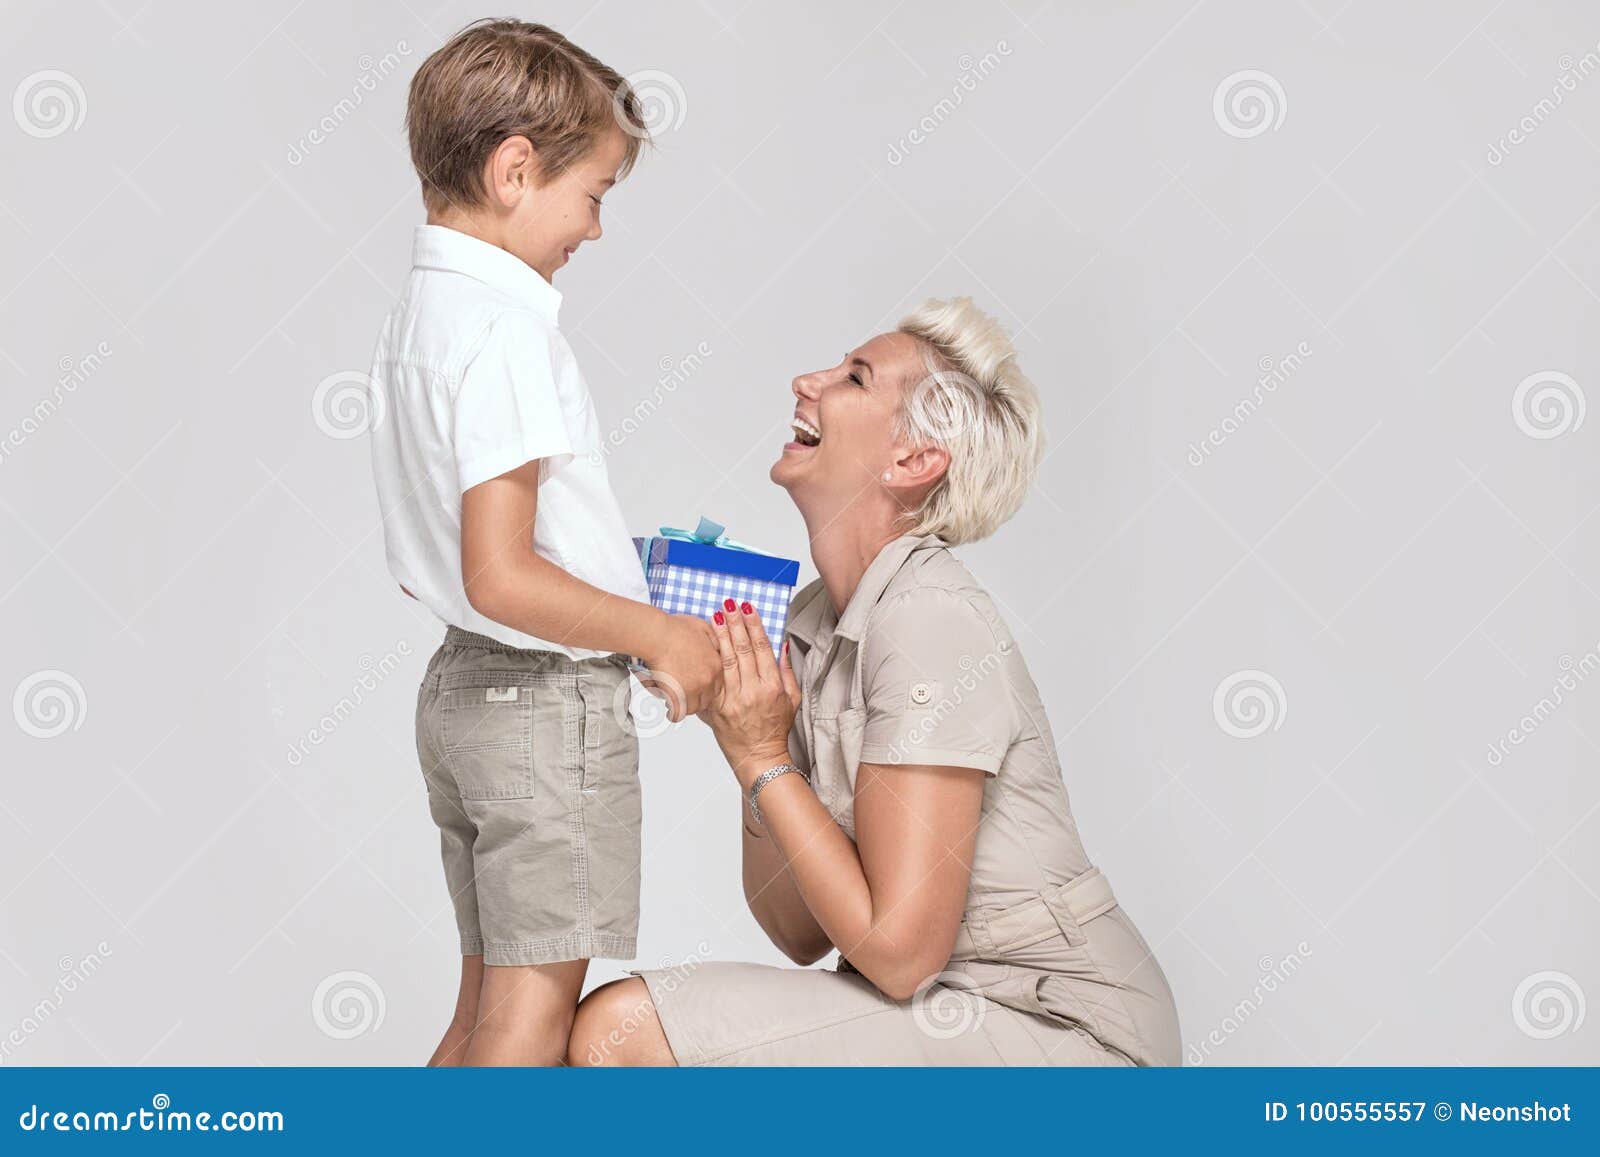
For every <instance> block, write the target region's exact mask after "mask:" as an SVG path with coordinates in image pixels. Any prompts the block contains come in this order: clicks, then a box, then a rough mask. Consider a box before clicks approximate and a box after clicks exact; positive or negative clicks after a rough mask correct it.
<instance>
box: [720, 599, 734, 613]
mask: <svg viewBox="0 0 1600 1157" xmlns="http://www.w3.org/2000/svg"><path fill="white" fill-rule="evenodd" d="M733 608H734V601H733V600H732V599H723V600H722V609H723V610H725V611H731V610H733Z"/></svg>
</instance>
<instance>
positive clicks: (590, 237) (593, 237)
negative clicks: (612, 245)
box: [583, 221, 604, 241]
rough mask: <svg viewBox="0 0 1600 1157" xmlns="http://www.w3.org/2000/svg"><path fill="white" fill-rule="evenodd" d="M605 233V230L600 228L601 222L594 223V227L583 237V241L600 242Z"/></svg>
mask: <svg viewBox="0 0 1600 1157" xmlns="http://www.w3.org/2000/svg"><path fill="white" fill-rule="evenodd" d="M603 232H604V230H602V229H601V228H600V222H599V221H596V222H595V223H594V227H593V228H592V229H590V230H589V231H588V232H587V233H585V234H584V235H583V239H584V240H585V241H598V240H600V235H601V233H603Z"/></svg>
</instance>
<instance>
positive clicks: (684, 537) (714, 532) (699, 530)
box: [661, 516, 767, 554]
mask: <svg viewBox="0 0 1600 1157" xmlns="http://www.w3.org/2000/svg"><path fill="white" fill-rule="evenodd" d="M661 537H662V538H675V539H678V540H679V541H680V542H698V543H701V544H702V545H705V546H720V547H722V548H724V549H726V550H747V551H749V552H750V553H751V554H766V553H767V552H766V551H764V550H758V549H756V548H755V547H753V546H746V545H745V544H744V543H742V542H735V541H734V540H733V539H731V538H729V537H728V528H727V527H725V526H723V525H722V523H720V522H712V521H711V520H710V519H709V518H705V517H703V516H702V517H701V519H700V524H699V525H698V526H696V527H695V528H694V530H692V531H689V530H679V529H678V528H677V527H675V526H663V527H662V528H661Z"/></svg>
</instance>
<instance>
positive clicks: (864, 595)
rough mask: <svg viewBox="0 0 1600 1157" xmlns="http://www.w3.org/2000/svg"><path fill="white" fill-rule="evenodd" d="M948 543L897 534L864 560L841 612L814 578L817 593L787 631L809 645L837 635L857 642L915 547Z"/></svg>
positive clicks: (826, 642)
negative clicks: (872, 555) (862, 570)
mask: <svg viewBox="0 0 1600 1157" xmlns="http://www.w3.org/2000/svg"><path fill="white" fill-rule="evenodd" d="M947 545H949V544H948V543H946V542H945V540H944V539H942V538H940V537H939V536H938V535H937V534H915V533H907V534H902V535H901V536H900V537H899V538H896V539H892V540H891V541H889V542H887V543H885V544H884V545H883V548H882V549H881V550H879V551H878V553H877V555H876V557H874V558H873V560H872V561H871V562H870V563H868V564H867V569H866V570H865V571H864V572H863V573H862V575H861V581H860V582H859V583H857V584H856V589H855V590H854V591H853V592H852V593H851V595H850V601H849V602H848V603H846V604H845V608H844V614H843V615H842V616H841V615H836V614H835V612H834V609H833V602H832V600H831V599H829V598H828V592H827V588H826V587H824V586H823V585H822V581H821V580H820V579H819V580H817V590H816V593H815V594H814V595H813V596H812V598H811V600H810V601H809V602H808V603H806V605H805V606H804V607H802V608H800V610H799V611H798V612H797V613H796V615H795V616H794V618H793V620H792V621H791V622H790V624H789V634H791V635H793V636H794V637H795V638H797V639H799V640H800V641H801V642H802V643H804V644H805V645H806V646H807V647H808V648H810V647H814V646H817V645H819V644H820V645H821V646H823V647H828V646H830V645H831V644H832V641H833V640H834V639H836V638H842V639H850V640H851V641H853V642H856V643H859V642H860V641H861V632H862V629H863V628H864V627H865V626H866V623H867V617H868V616H869V615H871V614H872V609H873V607H875V606H877V605H878V600H879V599H881V598H882V597H883V592H884V591H885V590H886V589H887V588H888V586H889V581H890V580H891V579H893V578H894V576H895V575H896V574H897V573H898V572H899V570H900V568H901V567H902V566H903V565H905V562H906V560H907V559H909V558H910V557H911V555H912V554H914V553H915V552H916V551H918V550H923V549H932V548H935V547H942V546H947Z"/></svg>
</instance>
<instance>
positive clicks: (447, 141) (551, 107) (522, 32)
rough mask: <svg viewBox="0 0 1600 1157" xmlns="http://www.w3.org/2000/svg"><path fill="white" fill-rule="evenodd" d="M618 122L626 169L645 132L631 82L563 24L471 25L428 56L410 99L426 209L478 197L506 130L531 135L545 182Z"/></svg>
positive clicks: (414, 155)
mask: <svg viewBox="0 0 1600 1157" xmlns="http://www.w3.org/2000/svg"><path fill="white" fill-rule="evenodd" d="M614 128H615V129H621V130H622V134H623V140H624V149H625V151H624V153H623V159H622V168H621V171H620V172H619V173H618V177H619V179H620V178H621V177H624V176H626V175H627V174H628V171H629V170H630V169H632V168H633V163H634V161H635V160H636V159H637V158H638V155H639V149H640V146H641V145H642V144H643V143H644V142H645V141H646V139H647V138H648V133H647V131H646V127H645V120H644V113H643V110H642V108H641V107H640V102H639V99H638V97H637V96H636V95H635V94H634V91H633V88H632V86H631V85H629V84H628V82H627V81H626V80H625V79H623V77H622V76H621V75H619V74H618V73H617V72H616V70H615V69H612V68H609V67H607V66H606V65H604V64H602V63H601V62H600V61H598V60H596V59H595V58H594V57H593V56H591V55H589V53H587V52H585V51H584V50H583V49H581V48H579V47H578V46H577V45H576V44H574V43H572V41H570V40H568V39H567V38H566V37H565V36H562V35H561V34H560V33H559V32H556V31H554V30H553V29H550V28H546V27H545V26H544V25H542V24H530V23H528V22H527V21H523V20H479V21H477V22H475V23H473V24H469V25H467V27H466V28H463V29H462V30H461V31H460V32H458V33H456V34H455V36H453V37H451V38H450V41H449V43H447V44H446V45H445V46H444V47H443V48H441V49H439V50H438V51H437V52H435V53H434V54H433V55H432V56H430V57H428V59H427V60H425V61H423V62H422V67H421V68H419V69H418V70H417V74H416V76H414V77H412V78H411V91H410V95H409V97H408V98H407V101H406V133H407V135H408V136H409V137H410V140H411V163H412V164H413V165H415V166H416V170H417V176H418V177H420V178H421V179H422V201H423V204H424V205H425V206H426V207H427V210H428V212H429V213H435V212H439V211H442V210H443V209H445V208H446V207H447V206H453V207H455V208H458V209H459V208H471V207H473V206H477V205H481V204H482V203H483V200H484V195H485V190H484V188H483V166H484V165H485V164H486V163H487V162H488V160H489V156H490V154H492V153H493V152H494V150H495V149H496V148H498V147H499V145H500V143H501V142H502V141H504V140H505V139H506V138H507V137H513V136H524V137H527V138H528V141H529V142H530V143H531V144H532V145H533V147H534V149H535V150H536V151H537V152H538V154H539V159H540V172H539V175H538V181H539V183H540V184H543V183H544V182H546V181H548V180H550V179H551V178H552V177H554V176H555V175H556V174H557V173H559V172H560V171H561V170H562V169H564V168H566V167H567V166H569V165H571V164H573V163H574V162H576V161H578V160H580V159H582V158H583V157H584V156H586V155H587V154H588V152H589V150H590V149H592V148H594V146H595V145H597V144H598V143H599V142H600V140H601V138H602V137H603V135H604V134H605V132H606V131H607V130H608V129H614Z"/></svg>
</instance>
